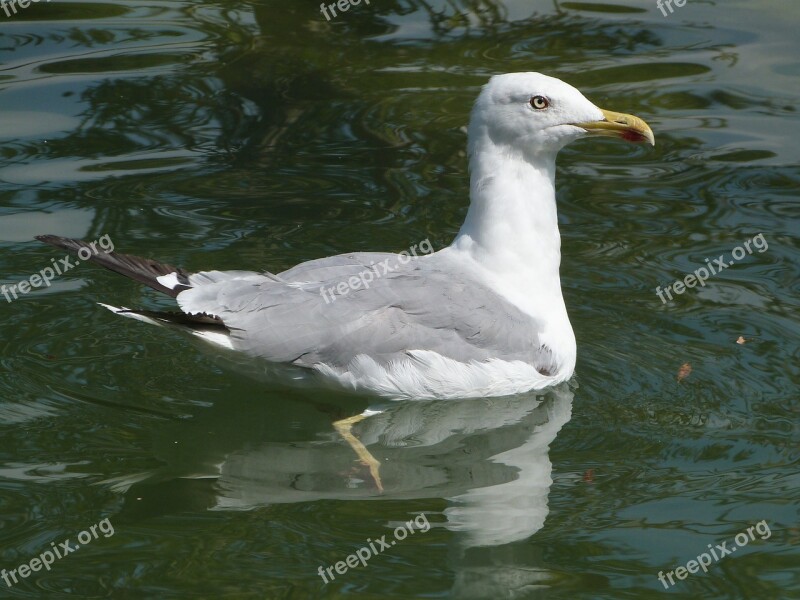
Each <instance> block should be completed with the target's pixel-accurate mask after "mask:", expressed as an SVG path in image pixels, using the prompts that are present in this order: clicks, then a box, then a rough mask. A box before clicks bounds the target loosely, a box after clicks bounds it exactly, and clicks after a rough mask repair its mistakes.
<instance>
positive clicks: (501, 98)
mask: <svg viewBox="0 0 800 600" xmlns="http://www.w3.org/2000/svg"><path fill="white" fill-rule="evenodd" d="M587 135H603V136H613V137H619V138H622V139H625V140H627V141H631V142H645V141H646V142H650V143H651V144H653V145H655V141H654V138H653V132H652V131H651V130H650V127H648V126H647V124H646V123H645V122H644V121H642V120H641V119H639V118H638V117H634V116H632V115H626V114H622V113H614V112H611V111H607V110H603V109H601V108H598V107H597V106H595V105H594V104H592V103H591V102H590V101H589V100H587V99H586V97H585V96H584V95H583V94H581V93H580V92H579V91H578V90H576V89H575V88H574V87H572V86H571V85H569V84H567V83H564V82H563V81H561V80H560V79H555V78H554V77H548V76H547V75H542V74H541V73H506V74H505V75H495V76H494V77H492V78H491V79H490V80H489V83H487V84H486V85H485V86H484V87H483V91H482V92H481V94H480V96H478V100H477V101H476V102H475V108H474V109H473V112H472V119H471V120H470V127H469V138H470V154H472V153H473V150H474V149H475V144H476V143H478V140H480V139H481V138H484V139H485V137H486V136H488V138H489V139H490V140H491V141H492V142H493V143H494V144H495V145H496V146H501V147H502V146H506V147H507V148H508V150H509V151H511V152H513V151H515V150H517V151H519V152H521V153H522V155H523V156H526V157H531V156H535V155H539V154H541V153H547V154H551V155H553V156H555V154H556V153H557V152H558V151H559V150H560V149H561V148H563V147H564V146H565V145H566V144H568V143H569V142H571V141H573V140H576V139H578V138H581V137H584V136H587Z"/></svg>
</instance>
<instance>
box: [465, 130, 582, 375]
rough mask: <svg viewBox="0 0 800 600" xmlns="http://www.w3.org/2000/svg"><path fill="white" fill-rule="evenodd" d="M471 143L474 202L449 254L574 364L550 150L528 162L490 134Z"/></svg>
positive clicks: (526, 158) (572, 340) (531, 157)
mask: <svg viewBox="0 0 800 600" xmlns="http://www.w3.org/2000/svg"><path fill="white" fill-rule="evenodd" d="M470 133H472V132H470ZM471 141H472V142H473V143H472V144H470V150H471V152H470V154H471V159H470V171H471V180H470V196H471V203H470V206H469V211H468V213H467V218H466V220H465V221H464V224H463V225H462V227H461V230H460V231H459V233H458V235H457V236H456V239H455V240H454V241H453V243H452V245H451V247H450V248H451V251H453V252H454V253H457V254H460V255H462V256H465V257H469V258H470V259H471V260H472V261H474V263H476V267H477V268H478V269H479V270H480V271H482V274H483V275H484V277H486V278H487V279H488V280H489V282H490V283H491V285H492V287H493V288H494V289H496V290H497V291H498V292H500V293H501V294H502V295H503V296H504V297H506V298H507V299H508V300H509V301H511V302H512V303H514V304H515V305H516V306H518V307H519V308H520V309H521V310H523V311H524V312H526V313H528V314H529V315H531V316H532V317H533V318H535V319H536V320H539V321H541V322H542V323H543V325H544V329H545V341H546V342H547V344H548V346H550V348H551V349H552V350H553V351H554V352H556V354H559V355H561V359H562V360H564V361H567V362H571V363H572V364H573V365H574V360H575V337H574V335H573V333H572V327H571V326H570V324H569V319H568V317H567V312H566V308H565V306H564V300H563V297H562V295H561V281H560V278H559V265H560V263H561V237H560V235H559V231H558V215H557V212H556V195H555V153H553V154H552V155H551V154H546V153H541V154H538V155H535V156H527V157H526V156H523V155H522V154H521V153H519V152H518V151H515V150H514V149H513V148H510V147H508V146H500V145H497V144H496V143H495V142H494V141H493V140H491V139H490V138H489V136H488V135H479V136H477V139H475V140H474V141H473V140H471Z"/></svg>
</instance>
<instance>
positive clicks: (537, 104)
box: [530, 96, 550, 110]
mask: <svg viewBox="0 0 800 600" xmlns="http://www.w3.org/2000/svg"><path fill="white" fill-rule="evenodd" d="M530 105H531V106H532V107H533V108H535V109H536V110H544V109H545V108H547V107H548V106H550V102H548V101H547V98H545V97H544V96H534V97H533V98H531V101H530Z"/></svg>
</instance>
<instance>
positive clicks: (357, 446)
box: [333, 414, 383, 493]
mask: <svg viewBox="0 0 800 600" xmlns="http://www.w3.org/2000/svg"><path fill="white" fill-rule="evenodd" d="M368 416H369V415H364V414H361V415H355V416H353V417H348V418H347V419H341V420H339V421H336V422H334V424H333V426H334V427H335V428H336V431H338V432H339V435H341V436H342V437H343V438H344V441H345V442H347V443H348V444H350V447H351V448H352V449H353V451H354V452H355V453H356V454H357V455H358V458H359V459H361V462H362V463H364V464H365V465H366V466H368V467H369V474H370V475H372V479H373V480H374V481H375V485H377V486H378V491H379V492H380V493H383V483H381V474H380V468H381V462H380V461H379V460H378V459H377V458H375V457H374V456H372V454H371V453H370V451H369V450H367V447H366V446H365V445H364V444H362V443H361V441H360V440H359V439H358V438H357V437H356V436H354V435H353V433H352V429H353V425H355V424H356V423H360V422H361V421H363V420H364V419H366V418H367V417H368Z"/></svg>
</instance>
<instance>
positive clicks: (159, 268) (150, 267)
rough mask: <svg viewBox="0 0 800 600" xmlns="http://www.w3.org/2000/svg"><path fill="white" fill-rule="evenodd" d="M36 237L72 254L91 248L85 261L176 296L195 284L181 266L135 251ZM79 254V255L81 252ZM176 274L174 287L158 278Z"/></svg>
mask: <svg viewBox="0 0 800 600" xmlns="http://www.w3.org/2000/svg"><path fill="white" fill-rule="evenodd" d="M36 239H37V240H39V241H40V242H44V243H45V244H50V245H51V246H55V247H56V248H61V249H63V250H66V251H67V252H71V253H72V254H78V253H79V252H80V251H81V250H82V249H83V248H86V249H88V250H89V257H88V258H86V259H85V260H88V261H90V262H94V263H97V264H98V265H101V266H103V267H105V268H106V269H110V270H111V271H114V272H115V273H119V274H120V275H125V277H130V278H131V279H133V280H135V281H138V282H139V283H143V284H144V285H146V286H149V287H151V288H153V289H154V290H157V291H159V292H162V293H164V294H167V295H168V296H172V297H173V298H175V297H176V296H177V295H178V294H179V293H180V292H182V291H183V290H188V289H189V288H191V287H192V286H191V285H190V284H189V273H187V272H186V271H184V270H183V269H181V268H180V267H174V266H172V265H169V264H166V263H160V262H158V261H155V260H152V259H149V258H141V257H139V256H133V255H132V254H120V253H119V252H108V253H106V252H103V251H101V252H97V250H96V248H93V247H92V246H90V245H89V243H87V242H84V241H82V240H75V239H71V238H65V237H59V236H57V235H37V236H36ZM79 256H80V255H79ZM81 258H83V257H82V256H81ZM172 273H174V274H175V277H176V279H177V281H175V283H174V285H173V286H172V287H167V286H166V285H163V284H162V283H161V282H160V281H158V278H159V277H163V276H164V275H170V274H172Z"/></svg>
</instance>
